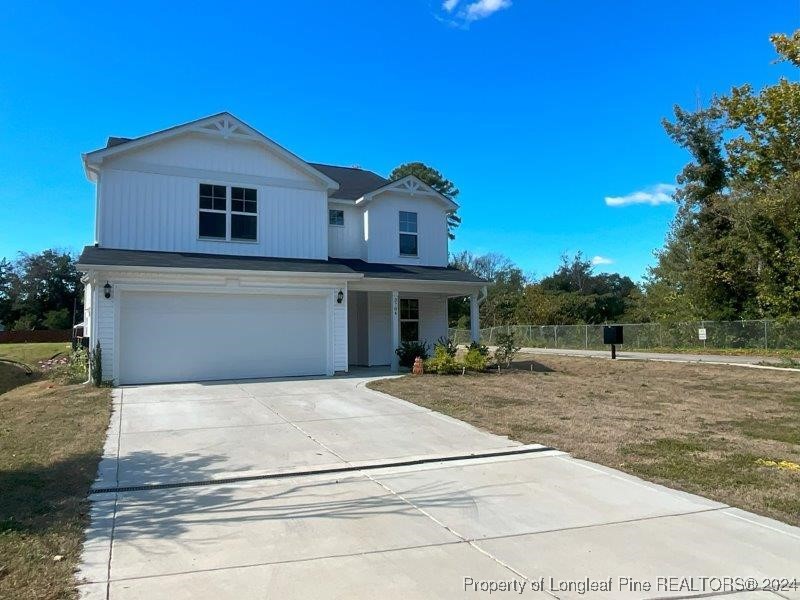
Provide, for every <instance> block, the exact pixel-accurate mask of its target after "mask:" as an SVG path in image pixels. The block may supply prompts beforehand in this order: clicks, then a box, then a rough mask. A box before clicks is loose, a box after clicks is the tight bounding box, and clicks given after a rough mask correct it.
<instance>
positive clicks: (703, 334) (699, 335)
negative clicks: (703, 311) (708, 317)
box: [697, 327, 706, 342]
mask: <svg viewBox="0 0 800 600" xmlns="http://www.w3.org/2000/svg"><path fill="white" fill-rule="evenodd" d="M697 338H698V339H699V340H701V341H703V342H705V341H706V328H705V327H701V328H700V329H698V330H697Z"/></svg>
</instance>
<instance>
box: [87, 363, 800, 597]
mask: <svg viewBox="0 0 800 600" xmlns="http://www.w3.org/2000/svg"><path fill="white" fill-rule="evenodd" d="M367 380H368V378H367V377H358V376H353V377H337V378H333V379H291V380H269V381H267V380H265V381H240V382H221V383H202V384H201V383H196V384H174V385H164V386H140V387H126V388H121V389H118V390H115V412H114V415H113V418H112V425H111V428H110V431H109V438H108V442H107V445H106V457H105V458H104V459H103V461H102V463H101V468H100V476H99V478H98V481H97V482H96V484H95V490H96V493H94V494H92V526H91V528H90V530H89V532H88V540H87V543H86V546H85V549H84V557H83V558H84V561H83V566H82V570H81V572H80V573H79V577H81V578H83V579H84V580H85V581H86V583H84V584H83V585H81V586H80V587H81V593H82V595H83V596H84V597H86V598H92V599H94V598H111V599H114V600H128V599H134V598H135V599H139V598H146V599H148V600H157V599H160V598H165V599H169V600H182V599H187V600H188V599H192V600H202V599H206V598H207V599H215V600H217V599H245V598H276V599H282V600H283V599H294V598H313V599H327V598H341V599H361V598H364V599H373V598H377V599H428V598H484V597H491V598H505V597H508V598H510V597H517V596H520V595H522V596H523V597H538V598H554V597H555V598H609V599H611V598H620V597H631V598H661V597H676V598H678V597H695V596H702V597H707V596H716V595H724V596H725V597H726V598H765V599H766V598H800V581H799V582H798V584H797V586H796V587H797V589H795V586H794V585H793V584H792V583H791V582H792V580H794V579H795V578H797V579H798V580H800V530H798V529H797V528H793V527H789V526H787V525H784V524H781V523H778V522H775V521H771V520H768V519H764V518H761V517H758V516H755V515H752V514H749V513H746V512H743V511H740V510H737V509H732V508H729V507H727V506H725V505H723V504H719V503H716V502H712V501H710V500H706V499H703V498H700V497H697V496H692V495H689V494H684V493H680V492H676V491H673V490H669V489H666V488H663V487H660V486H657V485H653V484H649V483H646V482H643V481H641V480H639V479H636V478H634V477H630V476H628V475H625V474H623V473H620V472H618V471H614V470H613V469H608V468H605V467H601V466H598V465H594V464H591V463H587V462H584V461H579V460H575V459H573V458H571V457H570V456H568V455H566V454H563V453H561V452H557V451H553V450H543V449H542V447H538V446H525V447H523V446H520V445H519V444H517V443H515V442H512V441H509V440H508V439H506V438H501V437H498V436H494V435H491V434H489V433H486V432H483V431H479V430H477V429H475V428H473V427H471V426H469V425H467V424H465V423H462V422H460V421H457V420H454V419H450V418H448V417H445V416H442V415H440V414H438V413H435V412H431V411H428V410H426V409H423V408H420V407H417V406H415V405H412V404H409V403H407V402H404V401H401V400H398V399H396V398H392V397H389V396H386V395H384V394H380V393H377V392H373V391H371V390H368V389H366V388H365V387H364V383H365V382H366V381H367ZM469 455H474V456H472V457H469ZM464 456H467V458H463V457H464ZM459 457H460V458H459ZM436 459H444V460H436ZM401 462H402V463H407V464H405V466H398V464H397V463H401ZM408 463H414V464H408ZM104 490H105V491H104ZM751 578H752V579H751ZM772 580H778V581H772ZM782 580H789V585H788V586H782V587H783V589H782V591H780V592H779V593H776V592H773V591H765V590H764V589H763V588H764V587H769V586H770V585H775V584H778V583H783V581H782ZM752 586H757V587H759V588H762V589H761V590H757V591H741V592H739V593H732V592H736V591H737V590H744V589H750V587H752ZM593 587H594V588H599V589H601V590H605V589H606V588H608V591H594V592H593V591H589V592H588V593H585V592H586V588H593Z"/></svg>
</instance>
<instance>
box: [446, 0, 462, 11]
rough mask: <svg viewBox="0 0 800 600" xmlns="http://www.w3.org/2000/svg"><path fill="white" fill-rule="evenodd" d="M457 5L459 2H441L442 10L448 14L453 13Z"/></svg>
mask: <svg viewBox="0 0 800 600" xmlns="http://www.w3.org/2000/svg"><path fill="white" fill-rule="evenodd" d="M458 3H459V0H444V2H442V8H443V9H444V10H446V11H447V12H449V13H450V12H453V10H454V9H455V7H456V6H457V5H458Z"/></svg>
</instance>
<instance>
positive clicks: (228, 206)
mask: <svg viewBox="0 0 800 600" xmlns="http://www.w3.org/2000/svg"><path fill="white" fill-rule="evenodd" d="M204 184H205V185H216V186H223V187H224V188H225V210H215V209H211V208H200V186H201V185H204ZM235 187H240V188H244V189H250V190H256V212H254V213H251V212H239V211H234V210H233V201H232V200H233V199H232V197H231V196H232V192H231V188H235ZM201 212H210V213H217V214H224V215H225V237H224V238H221V237H208V236H204V235H200V213H201ZM260 214H261V198H260V194H259V190H258V187H248V186H247V185H245V184H240V183H236V184H228V183H220V182H219V181H217V182H211V181H198V182H197V212H196V215H197V217H196V220H197V229H196V231H197V239H198V241H201V242H225V243H228V244H258V243H259V241H260V239H261V227H260V226H259V218H258V217H259V215H260ZM232 215H244V216H249V217H255V218H256V239H254V240H247V239H241V238H234V237H231V221H232V219H231V216H232Z"/></svg>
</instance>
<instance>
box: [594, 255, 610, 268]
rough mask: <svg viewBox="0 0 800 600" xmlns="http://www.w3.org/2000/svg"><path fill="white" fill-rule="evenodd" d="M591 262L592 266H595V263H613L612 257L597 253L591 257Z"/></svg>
mask: <svg viewBox="0 0 800 600" xmlns="http://www.w3.org/2000/svg"><path fill="white" fill-rule="evenodd" d="M592 264H593V265H594V266H597V265H613V264H614V261H613V260H612V259H610V258H607V257H605V256H600V255H597V256H594V257H592Z"/></svg>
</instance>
